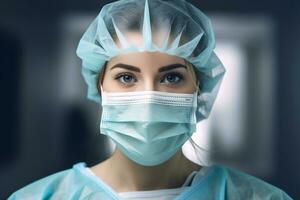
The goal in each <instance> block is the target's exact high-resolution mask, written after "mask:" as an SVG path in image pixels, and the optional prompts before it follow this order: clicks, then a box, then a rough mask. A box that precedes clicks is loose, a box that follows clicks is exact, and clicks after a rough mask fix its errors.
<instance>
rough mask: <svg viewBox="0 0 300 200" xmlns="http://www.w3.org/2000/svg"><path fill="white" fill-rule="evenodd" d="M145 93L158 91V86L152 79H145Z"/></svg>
mask: <svg viewBox="0 0 300 200" xmlns="http://www.w3.org/2000/svg"><path fill="white" fill-rule="evenodd" d="M143 90H145V91H158V86H157V83H156V81H155V80H154V78H147V79H146V80H145V82H144V88H143Z"/></svg>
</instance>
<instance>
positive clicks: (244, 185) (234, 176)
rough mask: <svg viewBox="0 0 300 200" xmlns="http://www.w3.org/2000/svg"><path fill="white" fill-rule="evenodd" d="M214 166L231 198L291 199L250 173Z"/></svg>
mask: <svg viewBox="0 0 300 200" xmlns="http://www.w3.org/2000/svg"><path fill="white" fill-rule="evenodd" d="M213 168H214V171H215V173H216V174H218V175H219V177H222V181H223V182H224V185H225V189H226V193H227V195H228V197H229V199H287V200H290V199H291V197H289V196H288V195H287V194H286V193H285V192H284V191H283V190H281V189H279V188H277V187H276V186H274V185H271V184H269V183H267V182H266V181H264V180H262V179H259V178H257V177H255V176H253V175H250V174H248V173H245V172H242V171H240V170H237V169H234V168H231V167H226V166H223V165H215V166H214V167H213ZM232 197H236V198H232Z"/></svg>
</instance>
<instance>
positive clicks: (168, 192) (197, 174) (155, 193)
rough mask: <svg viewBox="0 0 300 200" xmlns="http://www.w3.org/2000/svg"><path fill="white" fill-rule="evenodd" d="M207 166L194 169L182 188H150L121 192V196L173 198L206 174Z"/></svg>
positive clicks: (138, 199)
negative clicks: (148, 189)
mask: <svg viewBox="0 0 300 200" xmlns="http://www.w3.org/2000/svg"><path fill="white" fill-rule="evenodd" d="M206 170H207V169H206V167H205V166H204V167H202V168H201V169H200V171H193V172H192V173H190V175H189V176H188V177H187V178H186V180H185V182H184V184H183V185H182V186H181V187H180V188H174V189H159V190H150V191H135V192H120V193H118V194H119V196H120V197H121V198H122V199H123V200H142V199H151V200H172V199H174V198H175V197H177V196H178V195H180V194H181V193H182V191H183V190H184V189H186V188H188V187H190V185H193V183H195V181H196V180H198V179H199V178H201V177H202V176H204V174H205V171H206Z"/></svg>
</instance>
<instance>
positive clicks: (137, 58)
mask: <svg viewBox="0 0 300 200" xmlns="http://www.w3.org/2000/svg"><path fill="white" fill-rule="evenodd" d="M118 63H124V64H129V65H133V66H138V67H143V66H145V67H147V66H151V67H154V66H158V67H159V66H166V65H170V64H174V63H180V64H185V61H184V59H183V58H180V57H177V56H172V55H168V54H165V53H161V52H134V53H128V54H122V55H119V56H115V57H113V58H111V59H110V60H109V61H108V64H107V66H108V67H112V66H114V65H115V64H118Z"/></svg>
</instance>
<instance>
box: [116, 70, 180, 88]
mask: <svg viewBox="0 0 300 200" xmlns="http://www.w3.org/2000/svg"><path fill="white" fill-rule="evenodd" d="M125 76H129V77H131V80H133V81H134V82H137V79H136V78H135V76H134V74H131V73H128V72H126V73H120V74H118V75H116V76H115V78H114V79H115V80H117V81H119V82H120V83H121V84H122V85H125V86H130V85H131V84H132V82H131V81H130V82H126V81H124V80H123V81H122V80H121V79H122V78H124V77H125ZM168 76H173V77H174V76H176V78H177V81H176V82H169V83H164V84H170V85H175V84H178V83H180V82H181V81H183V80H184V76H183V75H182V74H180V73H178V72H170V73H167V74H165V75H164V76H163V78H162V80H161V81H160V83H163V80H165V79H166V78H167V77H168Z"/></svg>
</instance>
